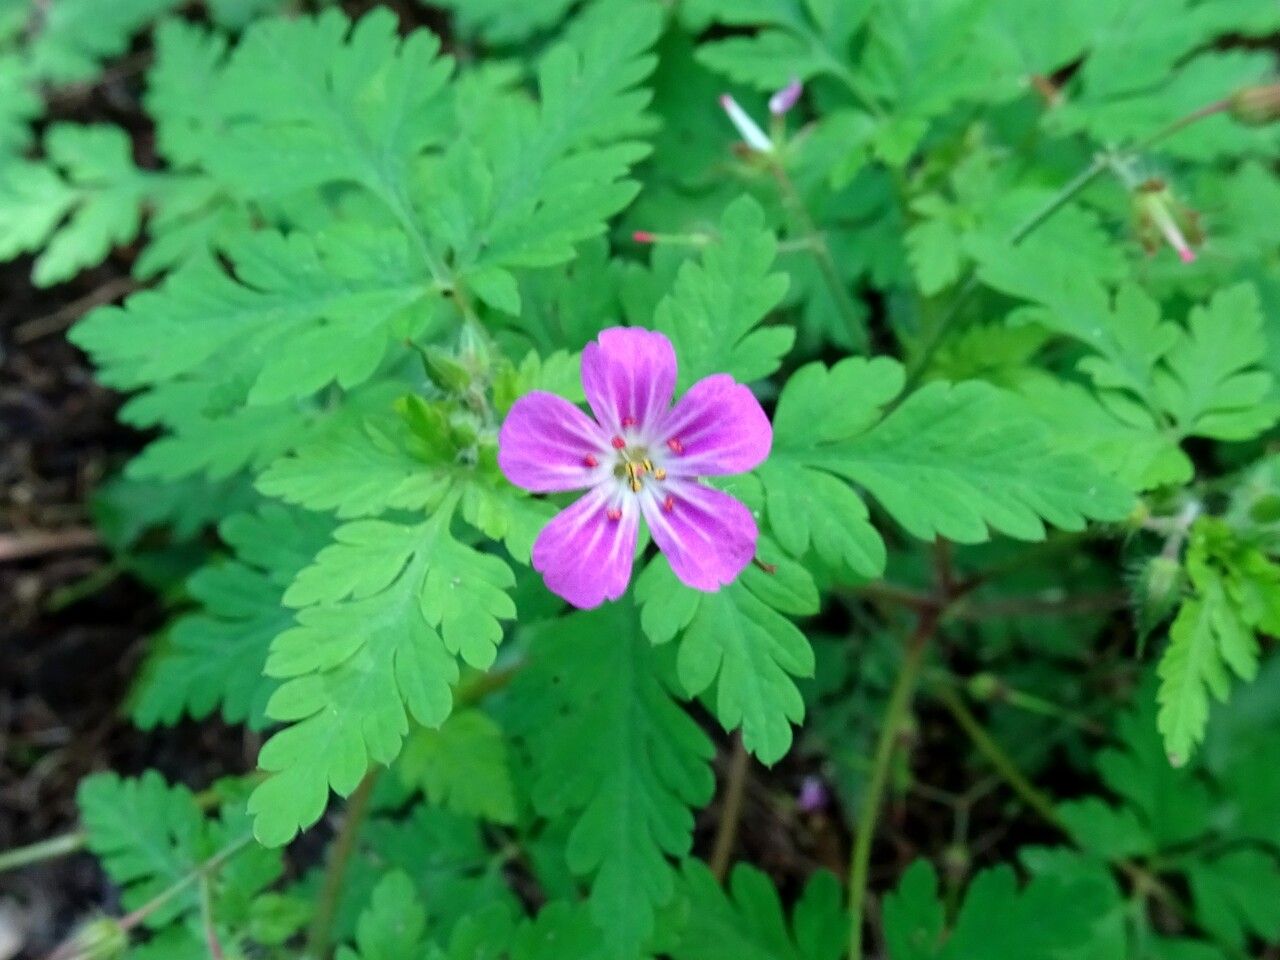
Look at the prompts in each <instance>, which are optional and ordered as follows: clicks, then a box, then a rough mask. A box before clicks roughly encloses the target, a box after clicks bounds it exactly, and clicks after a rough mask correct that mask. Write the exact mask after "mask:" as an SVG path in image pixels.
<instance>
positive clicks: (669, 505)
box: [662, 494, 676, 513]
mask: <svg viewBox="0 0 1280 960" xmlns="http://www.w3.org/2000/svg"><path fill="white" fill-rule="evenodd" d="M675 508H676V498H675V497H673V496H671V495H670V494H668V495H667V499H665V500H663V501H662V509H663V510H665V511H667V513H670V512H671V511H672V510H674V509H675Z"/></svg>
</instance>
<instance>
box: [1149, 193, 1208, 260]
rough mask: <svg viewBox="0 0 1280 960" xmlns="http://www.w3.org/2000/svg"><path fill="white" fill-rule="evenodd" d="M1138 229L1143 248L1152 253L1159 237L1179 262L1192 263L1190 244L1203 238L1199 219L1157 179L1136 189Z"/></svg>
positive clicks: (1193, 251) (1193, 250)
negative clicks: (1176, 255) (1172, 250)
mask: <svg viewBox="0 0 1280 960" xmlns="http://www.w3.org/2000/svg"><path fill="white" fill-rule="evenodd" d="M1136 197H1137V204H1138V228H1139V232H1140V235H1141V237H1142V243H1143V246H1145V247H1146V248H1147V252H1148V253H1154V252H1155V251H1156V248H1157V247H1158V246H1159V239H1157V238H1163V239H1164V241H1165V242H1166V243H1167V244H1169V246H1170V247H1172V248H1173V249H1174V251H1175V252H1176V253H1177V254H1178V259H1180V260H1181V261H1182V262H1183V263H1194V262H1195V260H1196V252H1195V249H1194V247H1193V244H1196V243H1200V242H1202V241H1203V240H1204V236H1203V235H1202V233H1201V231H1200V223H1199V218H1198V217H1197V216H1196V214H1195V213H1194V212H1193V211H1192V210H1189V209H1188V208H1187V207H1185V206H1183V205H1182V204H1181V203H1179V202H1178V201H1177V199H1176V198H1175V197H1174V195H1173V193H1172V191H1171V190H1170V189H1169V187H1168V185H1167V184H1166V183H1165V182H1164V181H1163V180H1161V179H1160V178H1158V177H1152V178H1151V179H1149V180H1147V181H1145V182H1143V183H1141V184H1139V185H1138V188H1137V194H1136Z"/></svg>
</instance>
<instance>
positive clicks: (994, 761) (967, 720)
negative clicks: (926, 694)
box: [931, 685, 1061, 827]
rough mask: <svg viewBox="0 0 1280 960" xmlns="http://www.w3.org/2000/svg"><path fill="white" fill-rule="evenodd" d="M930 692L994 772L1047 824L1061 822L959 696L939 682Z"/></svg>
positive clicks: (1055, 824) (1056, 824)
mask: <svg viewBox="0 0 1280 960" xmlns="http://www.w3.org/2000/svg"><path fill="white" fill-rule="evenodd" d="M931 692H932V693H933V695H934V696H935V697H937V699H938V702H939V703H941V704H942V705H943V706H944V707H946V709H947V712H948V713H950V714H951V716H952V717H953V718H954V719H955V721H956V724H957V726H959V727H960V729H961V730H963V731H964V732H965V735H966V736H968V738H969V740H970V741H971V742H972V743H973V745H974V746H975V747H977V748H978V752H979V753H981V754H982V755H983V756H984V757H985V758H986V759H987V762H988V763H990V764H991V766H993V767H995V770H996V773H998V774H1000V776H1001V778H1003V779H1004V781H1005V782H1006V783H1007V784H1009V786H1010V787H1012V788H1013V792H1014V793H1016V794H1017V795H1018V796H1019V797H1021V798H1022V801H1023V802H1024V803H1026V805H1027V806H1029V807H1030V808H1031V809H1032V810H1034V811H1035V812H1036V813H1038V814H1039V815H1040V816H1041V817H1043V818H1044V819H1045V820H1046V821H1047V822H1048V823H1051V824H1053V825H1054V826H1056V827H1061V822H1060V821H1059V820H1058V812H1057V811H1056V810H1055V809H1054V808H1053V803H1052V802H1051V801H1050V800H1049V798H1048V797H1046V796H1045V795H1044V794H1043V793H1041V792H1040V791H1039V790H1037V789H1036V787H1035V785H1034V784H1032V783H1031V781H1030V780H1028V779H1027V778H1026V777H1025V776H1024V775H1023V773H1022V771H1021V770H1020V769H1018V765H1017V764H1016V763H1014V761H1013V759H1012V758H1011V757H1010V756H1009V755H1008V754H1007V753H1005V752H1004V750H1003V749H1002V748H1001V747H1000V745H999V744H998V743H996V741H995V740H994V739H993V738H992V737H991V735H990V734H989V733H987V731H986V728H984V727H983V726H982V724H980V723H979V722H978V719H977V718H976V717H975V716H974V715H973V714H972V713H970V712H969V708H968V707H966V706H965V705H964V701H962V700H961V699H960V697H959V695H958V694H957V693H956V692H955V691H954V690H952V689H950V688H949V687H946V686H941V685H940V686H938V687H937V688H935V689H934V690H933V691H931Z"/></svg>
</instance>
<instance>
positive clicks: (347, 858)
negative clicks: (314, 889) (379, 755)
mask: <svg viewBox="0 0 1280 960" xmlns="http://www.w3.org/2000/svg"><path fill="white" fill-rule="evenodd" d="M382 770H383V768H382V767H377V766H375V767H371V768H370V769H369V772H368V773H366V774H365V775H364V779H363V780H361V781H360V784H359V786H357V787H356V789H355V791H354V792H353V793H352V794H351V799H350V800H348V801H347V810H346V816H344V817H343V819H342V826H341V827H340V828H339V830H338V836H337V838H336V839H335V840H334V841H333V848H332V849H331V850H330V851H329V865H328V866H327V867H326V868H325V872H324V883H323V885H322V886H321V888H320V899H319V901H318V902H317V903H316V912H315V916H314V917H313V918H312V920H311V929H310V930H309V931H308V932H307V956H308V957H310V958H312V960H325V958H326V957H328V955H329V946H330V939H331V937H332V935H333V917H334V913H335V912H336V911H337V908H338V898H339V896H340V895H341V894H342V881H343V879H344V878H345V877H346V875H347V865H348V864H349V863H350V862H351V856H352V854H354V853H355V849H356V840H357V838H358V837H359V836H360V828H361V827H362V826H363V825H364V821H365V817H367V816H368V815H369V801H370V800H371V799H372V798H373V788H374V787H375V786H376V785H377V783H378V777H379V775H380V774H381V773H382Z"/></svg>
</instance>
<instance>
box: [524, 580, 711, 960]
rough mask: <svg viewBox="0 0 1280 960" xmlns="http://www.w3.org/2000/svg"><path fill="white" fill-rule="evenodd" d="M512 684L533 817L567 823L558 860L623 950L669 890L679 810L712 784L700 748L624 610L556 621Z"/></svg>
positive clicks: (706, 746) (686, 811) (686, 840)
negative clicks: (587, 893)
mask: <svg viewBox="0 0 1280 960" xmlns="http://www.w3.org/2000/svg"><path fill="white" fill-rule="evenodd" d="M534 644H535V647H534V651H533V654H532V657H533V659H532V662H531V663H530V665H529V666H528V667H527V668H526V670H525V672H524V673H523V674H522V676H521V677H520V679H519V680H518V681H517V693H518V694H519V695H520V699H521V701H522V709H521V711H520V712H521V719H520V728H521V729H522V730H523V731H524V733H523V734H522V735H523V736H524V737H525V738H527V741H528V750H529V753H530V756H531V760H532V762H533V767H534V769H535V770H536V771H537V773H536V776H535V779H534V780H533V784H532V796H533V801H534V805H535V807H536V808H537V809H538V812H539V813H540V814H542V815H543V816H545V817H548V818H550V819H552V820H553V821H560V822H563V823H565V824H566V825H567V826H568V828H569V829H568V837H567V844H568V846H567V848H566V853H565V856H566V859H567V861H568V865H569V867H570V869H571V870H573V872H574V873H576V874H581V875H588V876H591V877H592V884H591V900H590V902H591V912H592V916H593V917H594V918H595V921H596V923H597V924H598V925H599V926H600V928H601V929H602V930H603V931H604V933H605V938H606V940H607V941H608V942H609V944H610V945H611V948H612V949H613V950H614V951H615V952H616V953H617V954H618V955H622V956H630V955H633V954H635V953H636V952H637V951H638V949H639V947H640V945H641V944H643V943H644V942H645V940H646V939H647V938H648V936H649V935H650V934H651V933H652V931H653V925H654V911H655V909H656V908H660V907H663V906H664V905H666V904H667V903H669V902H670V901H671V899H672V897H673V895H674V892H675V869H674V867H673V866H672V864H671V861H670V859H669V858H672V857H683V856H686V855H687V854H688V853H689V850H690V845H691V842H692V831H693V816H692V814H691V812H690V807H692V806H698V805H701V804H704V803H706V802H707V800H708V799H710V796H711V789H712V785H713V781H712V776H711V771H710V768H709V766H708V761H709V759H710V757H711V754H712V749H711V743H710V742H709V741H708V739H707V737H706V735H705V734H704V733H703V732H702V731H701V730H700V729H699V728H698V726H697V724H695V723H694V722H693V721H692V720H691V719H690V718H689V716H688V715H687V714H686V713H685V712H684V711H683V710H682V709H681V707H680V706H679V704H678V702H677V701H676V700H674V699H673V697H672V691H671V689H670V684H669V683H668V682H665V681H664V679H663V672H662V670H661V668H660V665H659V663H658V658H657V652H656V651H655V650H654V649H653V648H652V647H651V646H650V645H649V643H648V642H647V640H646V639H645V637H644V636H643V635H642V634H641V633H640V630H639V629H638V624H637V623H636V617H635V613H634V611H633V610H632V609H631V608H630V607H629V606H619V607H616V608H610V609H607V610H605V611H601V612H595V613H580V614H576V615H574V616H573V617H570V618H565V619H562V620H559V621H557V622H556V623H555V625H554V626H552V627H549V628H548V629H546V630H544V631H542V632H540V635H539V636H538V637H536V638H535V640H534Z"/></svg>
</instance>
